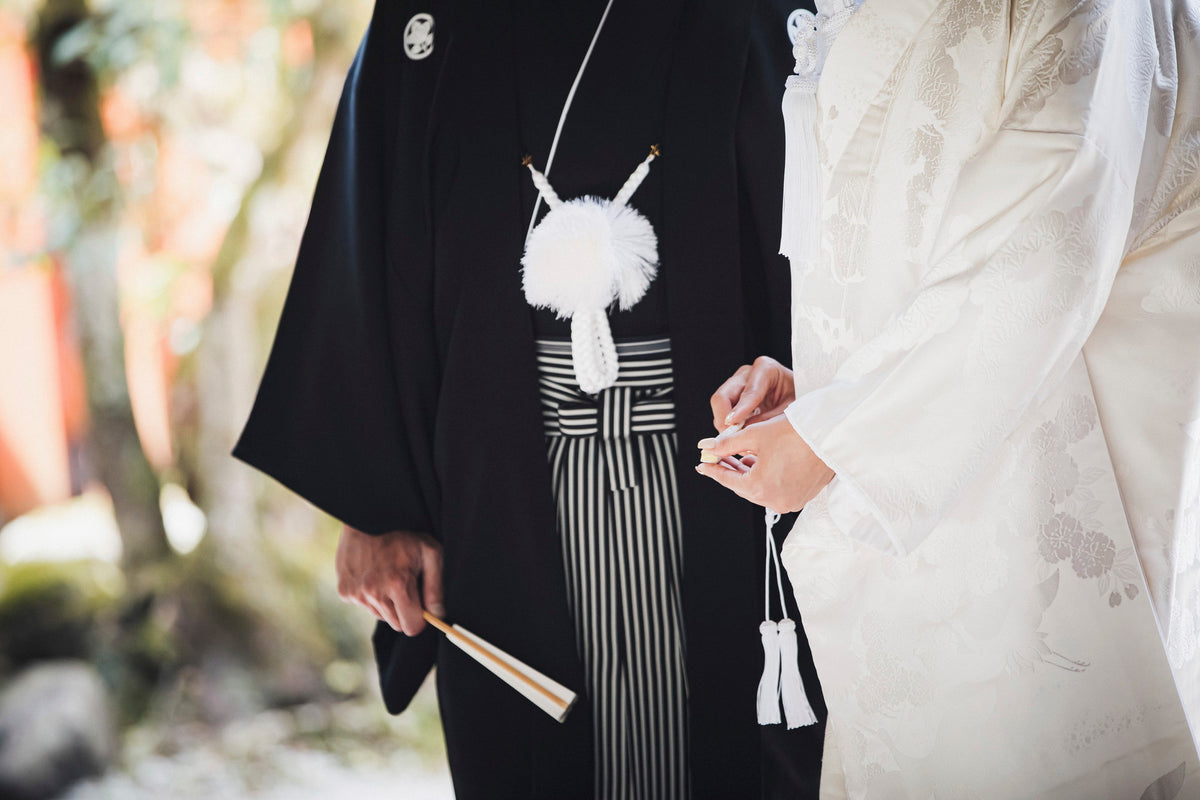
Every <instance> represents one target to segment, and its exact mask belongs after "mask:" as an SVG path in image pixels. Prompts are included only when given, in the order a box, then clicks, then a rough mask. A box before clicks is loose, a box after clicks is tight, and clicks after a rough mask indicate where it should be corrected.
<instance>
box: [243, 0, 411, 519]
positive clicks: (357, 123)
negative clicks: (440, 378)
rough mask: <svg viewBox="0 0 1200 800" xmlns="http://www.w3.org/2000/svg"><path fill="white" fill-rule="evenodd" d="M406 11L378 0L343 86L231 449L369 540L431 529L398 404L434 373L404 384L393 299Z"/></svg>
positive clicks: (248, 462)
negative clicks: (258, 377)
mask: <svg viewBox="0 0 1200 800" xmlns="http://www.w3.org/2000/svg"><path fill="white" fill-rule="evenodd" d="M404 5H405V4H403V3H394V2H380V3H379V4H377V6H376V8H375V12H374V14H373V17H372V19H371V23H370V27H369V28H368V30H367V33H366V35H365V37H364V38H363V41H362V43H361V45H360V47H359V50H358V53H357V55H356V56H355V59H354V63H353V66H352V67H351V69H350V72H349V76H348V77H347V79H346V83H345V87H344V89H343V93H342V97H341V101H340V103H339V106H338V110H337V114H336V117H335V121H334V125H333V130H332V134H331V138H330V142H329V147H328V150H327V152H326V156H325V161H324V165H323V166H322V169H321V173H320V177H319V179H318V182H317V188H316V192H315V195H314V198H313V202H312V209H311V212H310V216H309V219H308V224H307V227H306V229H305V232H304V235H303V238H302V241H301V245H300V250H299V254H298V257H297V262H296V268H295V272H294V275H293V278H292V283H291V288H290V289H289V291H288V295H287V300H286V302H285V305H284V309H283V314H282V317H281V319H280V322H279V328H278V332H277V334H276V337H275V342H274V346H273V348H272V350H271V354H270V357H269V359H268V362H267V366H266V372H265V374H264V376H263V379H262V384H261V386H260V388H259V391H258V396H257V399H256V400H255V402H254V406H253V410H252V411H251V414H250V417H249V421H248V422H247V423H246V427H245V430H244V431H243V433H242V435H241V439H240V441H239V442H238V444H237V446H236V448H235V450H234V455H235V456H236V457H237V458H239V459H241V460H242V461H244V462H246V463H247V464H250V465H251V466H253V467H256V468H257V469H259V470H262V471H263V472H265V473H267V474H268V475H270V476H272V477H273V478H275V479H276V480H278V481H279V482H280V483H282V484H284V485H285V486H287V487H288V488H289V489H291V490H292V491H294V492H296V493H297V494H299V495H301V496H302V497H304V498H305V499H307V500H309V501H310V502H312V503H313V504H314V505H316V506H318V507H319V508H321V509H322V510H324V511H326V512H328V513H329V514H331V515H333V516H334V517H336V518H338V519H339V520H341V521H343V522H345V523H346V524H348V525H351V526H352V527H354V528H357V529H359V530H362V531H365V532H367V533H371V534H379V533H383V532H386V531H389V530H396V529H404V530H414V531H424V532H429V533H434V530H433V524H432V520H431V518H430V514H429V507H430V503H429V502H428V498H427V494H428V492H427V490H426V491H424V492H423V491H422V485H423V484H425V485H426V486H427V485H428V480H429V478H428V475H423V474H421V473H419V472H418V470H420V469H422V466H421V465H422V463H423V460H422V459H419V458H417V457H415V455H414V453H413V452H412V448H411V442H412V440H413V438H414V437H413V436H412V423H411V420H410V423H409V425H408V427H406V424H405V420H404V414H403V413H402V408H403V406H404V403H403V402H402V397H401V394H402V393H404V392H407V393H414V392H422V391H425V389H426V388H427V386H426V384H432V383H433V381H434V377H433V376H421V375H414V376H412V377H410V378H408V379H407V380H406V381H405V382H404V385H401V384H400V381H399V380H398V377H397V360H396V354H395V348H394V341H393V332H394V330H395V329H396V326H395V325H393V322H392V320H391V318H390V309H389V302H388V296H389V291H390V290H394V286H392V283H391V282H392V281H393V280H394V278H393V276H392V274H391V273H392V271H393V267H392V266H391V265H390V264H389V263H388V254H387V245H386V232H387V226H388V225H389V224H392V223H393V222H394V221H395V220H394V217H395V214H394V203H393V199H392V197H391V190H392V188H393V186H394V185H395V183H396V180H395V178H396V176H395V168H396V164H397V156H396V153H397V148H398V147H401V146H403V145H404V143H403V142H399V141H397V139H398V130H399V128H398V118H399V116H400V114H401V113H413V112H412V111H411V110H408V109H402V105H403V104H402V103H401V102H400V100H401V93H400V92H401V90H400V88H399V87H400V85H401V83H402V80H401V79H402V76H403V71H404V69H405V67H406V65H405V63H404V62H405V59H404V58H403V55H402V54H403V47H402V46H401V44H400V43H401V42H402V41H403V26H404V16H403V15H402V11H403V9H402V6H404ZM406 266H408V265H401V267H400V268H405V267H406ZM413 268H416V267H413ZM428 335H429V336H430V337H431V338H432V336H433V333H432V331H430V332H429V334H428Z"/></svg>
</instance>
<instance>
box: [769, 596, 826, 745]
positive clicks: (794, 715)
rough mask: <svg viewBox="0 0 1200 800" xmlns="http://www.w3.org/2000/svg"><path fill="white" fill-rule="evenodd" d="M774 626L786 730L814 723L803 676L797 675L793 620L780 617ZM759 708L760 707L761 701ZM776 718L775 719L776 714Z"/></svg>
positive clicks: (797, 663) (796, 646)
mask: <svg viewBox="0 0 1200 800" xmlns="http://www.w3.org/2000/svg"><path fill="white" fill-rule="evenodd" d="M776 627H777V628H778V629H779V637H778V638H779V647H778V649H779V662H780V675H779V690H780V695H781V696H782V697H783V713H784V715H785V716H786V717H787V726H788V730H792V729H793V728H800V727H803V726H805V725H814V724H816V721H817V715H816V713H815V712H814V711H813V708H812V705H811V704H810V703H809V702H808V693H807V692H805V691H804V679H803V678H801V677H800V643H799V642H798V641H797V639H796V623H795V622H794V621H793V620H791V619H789V618H787V617H784V618H783V619H781V620H780V621H779V622H778V623H776ZM759 629H760V630H761V627H760V628H759ZM759 708H760V709H761V708H762V704H761V702H760V704H759ZM776 718H777V719H776V721H778V713H777V714H776Z"/></svg>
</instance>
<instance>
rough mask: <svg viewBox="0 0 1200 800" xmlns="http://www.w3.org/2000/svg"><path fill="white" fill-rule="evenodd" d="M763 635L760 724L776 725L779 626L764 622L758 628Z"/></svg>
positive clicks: (777, 710) (777, 719)
mask: <svg viewBox="0 0 1200 800" xmlns="http://www.w3.org/2000/svg"><path fill="white" fill-rule="evenodd" d="M758 632H759V633H760V634H762V646H763V674H762V678H760V679H759V681H758V724H759V725H775V724H776V723H778V722H779V721H780V716H779V626H778V623H776V622H772V621H771V620H769V619H768V620H763V622H762V624H760V625H759V626H758Z"/></svg>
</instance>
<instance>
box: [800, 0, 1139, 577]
mask: <svg viewBox="0 0 1200 800" xmlns="http://www.w3.org/2000/svg"><path fill="white" fill-rule="evenodd" d="M1071 6H1072V8H1071V9H1070V10H1069V12H1068V13H1066V14H1065V16H1064V15H1063V14H1059V15H1058V16H1059V17H1061V19H1060V20H1059V21H1058V22H1057V24H1055V23H1054V21H1051V22H1050V23H1048V24H1047V26H1046V28H1047V29H1043V30H1042V31H1041V32H1040V34H1039V35H1037V36H1030V37H1025V41H1028V42H1029V44H1028V46H1025V45H1021V46H1019V47H1016V48H1014V52H1012V53H1011V55H1010V62H1009V63H1010V72H1009V75H1010V76H1011V78H1010V79H1009V86H1008V91H1007V93H1006V95H1005V99H1004V103H1003V107H1002V115H1001V122H1000V124H999V125H997V126H996V127H995V128H994V129H993V132H992V133H991V134H990V135H989V136H987V137H986V138H985V139H984V140H983V141H982V142H981V144H980V146H979V148H978V149H977V151H976V153H975V155H974V156H973V157H972V158H971V159H970V160H969V161H968V162H967V164H966V165H965V167H964V168H963V169H962V171H961V173H960V175H959V177H958V179H957V182H956V186H955V188H954V190H953V191H952V194H951V197H950V200H949V205H948V206H947V208H946V210H945V214H944V216H943V222H942V224H941V228H940V230H939V232H938V234H937V238H936V240H935V241H936V243H935V246H934V250H933V258H932V260H931V263H930V264H929V266H928V268H927V269H926V271H925V274H924V276H923V278H922V280H921V282H920V285H919V287H918V288H917V290H916V291H914V292H913V294H912V295H911V296H910V297H909V298H907V300H906V301H904V302H902V303H901V304H900V306H899V307H898V310H897V311H896V312H895V314H894V315H893V316H892V318H891V319H890V320H889V322H888V324H887V325H886V326H885V327H884V329H883V330H882V332H881V333H880V334H879V335H878V336H876V337H874V338H873V339H871V340H868V342H867V343H866V344H865V345H863V346H862V347H861V348H859V349H858V350H856V351H855V352H853V353H852V354H851V355H850V356H849V358H848V359H847V360H846V361H844V362H843V364H842V366H841V367H840V369H839V370H838V372H837V374H836V375H835V377H834V379H833V381H832V382H831V383H829V384H828V385H826V386H823V387H821V388H819V389H817V390H815V391H812V392H809V393H807V394H804V395H802V396H800V397H798V398H797V399H796V401H795V402H794V404H793V405H792V406H791V407H789V408H788V410H787V415H788V418H789V420H790V421H791V423H792V425H793V427H794V428H795V430H796V431H797V432H798V433H799V434H800V436H801V437H802V438H803V439H804V440H805V441H806V442H807V443H808V444H809V445H810V446H811V447H812V449H813V451H814V452H815V453H816V454H817V455H818V456H819V457H820V458H821V459H822V460H823V461H824V462H825V463H826V464H827V465H828V466H829V467H830V468H831V469H833V470H834V471H835V472H836V474H837V477H836V478H835V479H834V481H833V483H831V484H830V486H829V487H828V488H827V489H826V492H827V495H826V499H827V501H828V505H829V509H830V513H831V515H832V516H833V519H834V520H835V521H836V522H837V524H838V526H839V527H840V528H841V529H842V530H843V532H844V533H846V534H847V535H849V536H851V537H853V538H855V539H858V540H859V541H861V542H863V543H865V544H867V545H869V546H872V547H875V548H878V549H880V550H883V551H885V552H893V553H896V554H899V555H903V554H906V553H908V552H910V551H911V550H912V549H913V548H915V547H916V546H917V545H918V544H920V542H921V541H923V539H924V538H925V537H926V536H927V535H928V534H929V533H930V532H931V531H932V530H933V528H934V527H935V526H936V525H937V523H938V522H939V521H940V519H941V518H942V517H943V515H944V514H945V513H946V512H947V511H949V510H950V509H951V508H952V507H953V505H954V503H955V501H956V500H957V499H958V498H959V497H960V496H961V495H962V493H963V491H964V490H965V489H966V488H967V487H968V486H969V485H970V484H971V482H972V481H973V479H974V478H975V477H976V476H977V475H979V473H980V472H981V470H982V469H983V467H984V466H985V465H986V464H987V463H988V461H989V460H990V459H991V458H992V457H993V456H994V455H995V454H996V452H997V451H998V449H999V448H1000V446H1001V445H1002V443H1003V442H1004V440H1005V439H1006V438H1007V437H1008V436H1009V435H1010V434H1011V433H1013V431H1014V430H1015V429H1016V428H1017V426H1018V425H1019V424H1020V422H1021V420H1022V418H1023V416H1024V415H1025V414H1026V412H1027V411H1028V410H1029V409H1030V408H1031V407H1033V406H1036V405H1037V404H1038V403H1039V401H1040V400H1042V399H1044V398H1046V397H1047V396H1048V395H1049V393H1051V392H1053V391H1054V390H1055V389H1056V387H1058V386H1059V385H1061V381H1062V380H1063V378H1064V376H1065V375H1066V372H1067V370H1068V368H1070V367H1071V365H1072V364H1073V363H1075V362H1076V360H1077V359H1078V358H1079V357H1080V354H1081V350H1082V348H1083V345H1084V343H1085V341H1086V340H1087V338H1088V336H1089V334H1090V333H1091V330H1092V328H1093V327H1094V325H1095V324H1096V321H1097V319H1098V318H1099V315H1100V313H1101V311H1102V310H1103V308H1104V306H1105V303H1106V300H1107V297H1108V294H1109V292H1110V289H1111V287H1112V283H1113V280H1114V278H1115V275H1116V271H1117V268H1118V266H1119V265H1120V263H1121V260H1122V258H1123V254H1124V249H1125V246H1126V237H1127V232H1128V229H1129V223H1130V218H1131V215H1132V211H1133V202H1134V200H1133V189H1132V188H1131V187H1132V186H1133V184H1134V183H1135V180H1136V175H1137V170H1138V165H1139V162H1140V159H1141V155H1142V142H1143V138H1144V124H1145V119H1146V114H1145V107H1146V102H1147V99H1146V98H1147V96H1148V88H1147V86H1146V85H1144V83H1142V82H1140V81H1142V79H1141V78H1139V77H1138V74H1137V73H1136V71H1134V70H1132V69H1130V68H1129V66H1128V65H1129V64H1131V63H1141V64H1145V63H1148V62H1152V61H1153V58H1154V57H1155V54H1154V53H1153V52H1152V49H1153V47H1154V43H1153V41H1146V40H1145V39H1144V38H1139V34H1138V31H1139V30H1142V29H1141V28H1140V27H1139V26H1137V25H1132V24H1126V22H1127V21H1126V20H1125V19H1124V12H1122V14H1121V15H1118V14H1116V12H1115V9H1116V5H1115V4H1111V3H1091V2H1081V3H1074V4H1071ZM1130 12H1131V13H1149V12H1148V11H1143V10H1140V9H1139V10H1138V11H1136V12H1134V11H1133V10H1132V9H1130ZM1139 119H1140V120H1141V122H1138V120H1139Z"/></svg>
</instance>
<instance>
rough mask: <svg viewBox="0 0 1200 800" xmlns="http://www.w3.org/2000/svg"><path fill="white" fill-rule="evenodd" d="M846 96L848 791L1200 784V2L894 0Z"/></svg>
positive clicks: (864, 26) (824, 280)
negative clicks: (1199, 744)
mask: <svg viewBox="0 0 1200 800" xmlns="http://www.w3.org/2000/svg"><path fill="white" fill-rule="evenodd" d="M789 91H790V90H789ZM816 120H817V125H816V128H817V132H818V136H817V140H818V141H819V147H820V150H819V158H820V161H821V164H822V167H823V169H822V175H823V180H822V183H823V189H822V194H821V195H820V205H821V213H820V220H821V223H820V228H821V230H822V238H821V247H820V254H819V256H817V257H816V258H815V259H808V260H803V261H798V260H797V259H793V269H794V273H795V274H794V280H793V292H794V297H793V308H794V310H793V317H794V319H793V324H794V332H793V336H794V340H793V351H794V354H793V355H794V366H795V370H796V395H797V400H796V401H795V403H794V404H793V405H792V406H791V407H790V408H789V409H788V411H787V414H788V417H789V418H790V420H791V422H792V424H793V426H794V427H795V428H796V430H797V431H798V432H799V433H800V435H801V436H802V437H803V438H804V439H805V441H807V442H808V443H809V445H810V446H811V447H812V448H813V450H814V451H815V452H816V453H817V455H818V456H820V457H821V458H822V459H823V460H824V461H825V462H826V463H827V464H828V465H829V466H830V467H831V468H832V469H833V470H834V471H835V472H836V473H837V477H836V478H835V479H834V481H833V482H832V483H831V484H830V485H829V486H828V487H826V489H825V490H824V491H822V492H821V493H820V494H819V495H818V496H817V497H816V498H815V499H814V500H813V501H812V502H811V503H810V504H809V505H808V507H807V508H806V509H805V511H804V513H803V514H802V515H801V516H800V519H799V522H798V523H797V525H796V527H795V528H794V529H793V531H792V532H791V535H790V536H789V537H788V540H787V543H786V545H785V547H784V562H785V564H786V566H787V569H788V573H789V576H790V578H791V581H792V584H793V586H794V588H795V593H796V598H797V600H798V601H799V604H800V608H801V610H802V613H803V618H804V626H805V629H806V631H807V632H808V637H809V640H810V642H811V645H812V650H813V655H814V657H815V660H816V664H817V668H818V671H819V673H820V678H821V683H822V687H823V689H824V693H825V698H826V701H827V702H828V706H829V709H830V712H829V715H830V716H829V734H828V743H827V762H826V764H827V768H826V774H825V777H824V779H823V792H824V793H825V796H829V797H836V796H839V793H844V794H845V795H846V796H849V797H852V798H868V799H869V800H905V799H907V798H911V799H913V800H916V799H918V798H919V800H928V798H939V800H966V799H967V798H1004V800H1010V799H1012V798H1054V800H1068V799H1070V798H1078V799H1079V800H1108V799H1109V798H1112V799H1114V800H1139V798H1149V799H1150V800H1171V799H1172V798H1178V799H1179V800H1196V798H1200V759H1198V757H1197V749H1196V740H1197V736H1198V735H1200V645H1198V641H1200V2H1196V0H1174V2H1171V0H1161V1H1157V2H1150V0H941V2H938V0H866V2H865V3H863V4H862V5H861V6H860V7H859V8H858V9H857V11H855V12H854V13H853V15H852V16H851V17H850V18H849V21H848V23H847V24H846V26H845V28H844V29H842V30H841V32H840V34H839V35H838V36H837V39H836V41H835V42H834V43H833V45H832V47H831V48H830V49H829V50H828V52H827V54H826V55H825V57H824V63H823V71H822V73H821V75H820V81H819V84H818V88H817V94H816ZM789 135H791V134H790V133H789ZM1189 718H1190V728H1189Z"/></svg>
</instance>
